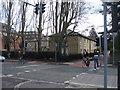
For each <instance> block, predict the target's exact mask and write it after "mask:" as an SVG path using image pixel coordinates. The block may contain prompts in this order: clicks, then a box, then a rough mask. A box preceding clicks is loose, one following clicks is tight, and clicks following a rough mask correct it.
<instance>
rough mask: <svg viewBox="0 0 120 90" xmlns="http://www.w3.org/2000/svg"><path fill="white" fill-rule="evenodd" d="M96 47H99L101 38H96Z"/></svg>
mask: <svg viewBox="0 0 120 90" xmlns="http://www.w3.org/2000/svg"><path fill="white" fill-rule="evenodd" d="M96 46H99V38H98V37H97V38H96Z"/></svg>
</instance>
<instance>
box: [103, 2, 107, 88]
mask: <svg viewBox="0 0 120 90" xmlns="http://www.w3.org/2000/svg"><path fill="white" fill-rule="evenodd" d="M103 8H104V10H103V15H104V88H107V61H108V59H107V4H106V2H103Z"/></svg>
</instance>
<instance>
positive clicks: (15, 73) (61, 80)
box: [0, 62, 87, 90]
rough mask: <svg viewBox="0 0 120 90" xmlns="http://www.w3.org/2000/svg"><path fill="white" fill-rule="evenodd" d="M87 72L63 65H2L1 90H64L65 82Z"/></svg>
mask: <svg viewBox="0 0 120 90" xmlns="http://www.w3.org/2000/svg"><path fill="white" fill-rule="evenodd" d="M85 72H87V69H86V68H80V67H75V66H71V65H64V64H49V63H37V62H27V63H25V64H19V63H18V62H4V63H2V75H1V77H0V79H1V80H2V88H14V90H18V88H66V87H68V84H66V82H68V81H70V80H71V79H73V78H74V77H75V76H76V75H79V74H82V73H85Z"/></svg>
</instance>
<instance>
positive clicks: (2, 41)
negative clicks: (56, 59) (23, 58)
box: [0, 23, 49, 51]
mask: <svg viewBox="0 0 120 90" xmlns="http://www.w3.org/2000/svg"><path fill="white" fill-rule="evenodd" d="M41 37H42V39H41V47H42V51H48V50H49V38H48V37H47V36H45V35H42V36H41ZM6 40H7V24H4V23H0V51H3V50H6ZM24 40H25V41H26V42H27V47H26V51H38V32H36V31H26V32H24ZM21 42H22V34H21V32H16V30H14V29H13V28H12V29H11V32H10V50H11V51H14V50H19V49H20V43H21Z"/></svg>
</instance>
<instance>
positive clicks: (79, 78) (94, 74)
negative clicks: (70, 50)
mask: <svg viewBox="0 0 120 90" xmlns="http://www.w3.org/2000/svg"><path fill="white" fill-rule="evenodd" d="M9 61H17V60H9ZM36 62H37V63H43V64H51V63H49V62H42V61H29V62H28V63H36ZM52 64H53V63H52ZM57 64H64V65H72V66H76V67H80V68H82V61H81V60H78V61H76V62H63V63H57ZM93 64H94V62H93V61H91V62H90V67H89V68H88V67H85V68H84V69H87V72H85V73H81V74H78V75H76V76H75V77H73V78H72V79H71V80H69V81H66V82H65V83H66V84H68V86H67V87H66V88H104V66H101V67H99V69H98V70H96V71H94V70H93ZM107 66H108V68H107V88H113V89H117V87H118V71H117V67H116V66H113V65H112V64H108V65H107Z"/></svg>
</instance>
